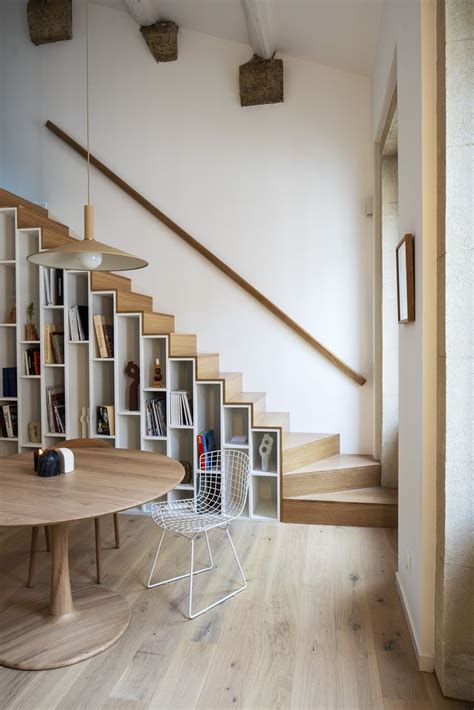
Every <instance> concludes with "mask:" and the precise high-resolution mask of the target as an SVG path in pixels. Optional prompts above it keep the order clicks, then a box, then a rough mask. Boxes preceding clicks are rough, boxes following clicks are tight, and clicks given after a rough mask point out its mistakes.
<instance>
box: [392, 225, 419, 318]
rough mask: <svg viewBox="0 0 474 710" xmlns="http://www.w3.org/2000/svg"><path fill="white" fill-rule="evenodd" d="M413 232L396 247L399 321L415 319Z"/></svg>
mask: <svg viewBox="0 0 474 710" xmlns="http://www.w3.org/2000/svg"><path fill="white" fill-rule="evenodd" d="M414 252H415V250H414V237H413V234H405V236H404V237H403V239H402V240H401V241H400V242H399V244H398V246H397V248H396V254H397V304H398V322H399V323H410V322H411V321H414V320H415V264H414V262H415V254H414Z"/></svg>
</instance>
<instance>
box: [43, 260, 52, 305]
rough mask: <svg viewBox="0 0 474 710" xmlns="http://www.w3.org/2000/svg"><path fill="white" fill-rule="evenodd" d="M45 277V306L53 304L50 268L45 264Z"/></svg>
mask: <svg viewBox="0 0 474 710" xmlns="http://www.w3.org/2000/svg"><path fill="white" fill-rule="evenodd" d="M43 279H44V301H45V306H51V305H52V303H53V302H52V300H51V287H50V280H49V268H48V267H47V266H45V267H44V268H43Z"/></svg>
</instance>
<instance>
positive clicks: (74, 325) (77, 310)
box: [68, 306, 89, 342]
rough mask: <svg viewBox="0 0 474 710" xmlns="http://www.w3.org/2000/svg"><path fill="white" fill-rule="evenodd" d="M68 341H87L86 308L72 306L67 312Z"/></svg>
mask: <svg viewBox="0 0 474 710" xmlns="http://www.w3.org/2000/svg"><path fill="white" fill-rule="evenodd" d="M68 317H69V340H72V341H74V342H77V341H79V340H89V309H88V307H87V306H72V307H71V308H70V309H69V312H68Z"/></svg>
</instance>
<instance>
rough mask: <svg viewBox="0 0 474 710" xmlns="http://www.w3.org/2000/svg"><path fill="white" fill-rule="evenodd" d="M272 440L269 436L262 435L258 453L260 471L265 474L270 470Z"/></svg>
mask: <svg viewBox="0 0 474 710" xmlns="http://www.w3.org/2000/svg"><path fill="white" fill-rule="evenodd" d="M272 448H273V439H272V437H271V436H270V434H264V435H263V437H262V443H261V444H260V447H259V449H258V453H259V454H260V457H261V459H262V471H264V472H266V471H268V469H269V468H270V454H271V453H272Z"/></svg>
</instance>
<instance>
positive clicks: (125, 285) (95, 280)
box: [91, 271, 132, 291]
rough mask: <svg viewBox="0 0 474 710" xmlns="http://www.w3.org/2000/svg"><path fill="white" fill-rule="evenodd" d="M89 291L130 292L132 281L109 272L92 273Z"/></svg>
mask: <svg viewBox="0 0 474 710" xmlns="http://www.w3.org/2000/svg"><path fill="white" fill-rule="evenodd" d="M91 289H92V290H93V291H108V290H109V289H111V290H114V291H117V290H118V291H131V290H132V280H131V279H129V278H127V277H126V276H120V275H119V274H113V273H112V272H110V271H92V272H91Z"/></svg>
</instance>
